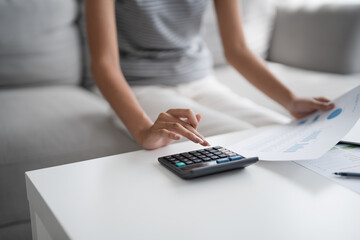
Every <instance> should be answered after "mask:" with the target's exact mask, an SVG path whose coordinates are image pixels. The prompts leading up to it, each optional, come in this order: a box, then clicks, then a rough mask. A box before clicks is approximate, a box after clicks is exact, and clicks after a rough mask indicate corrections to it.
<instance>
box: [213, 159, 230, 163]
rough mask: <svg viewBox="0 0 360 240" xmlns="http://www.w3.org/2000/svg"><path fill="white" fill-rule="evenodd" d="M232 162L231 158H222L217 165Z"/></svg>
mask: <svg viewBox="0 0 360 240" xmlns="http://www.w3.org/2000/svg"><path fill="white" fill-rule="evenodd" d="M228 161H230V159H229V158H220V159H219V160H216V162H217V163H224V162H228Z"/></svg>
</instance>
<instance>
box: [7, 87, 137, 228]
mask: <svg viewBox="0 0 360 240" xmlns="http://www.w3.org/2000/svg"><path fill="white" fill-rule="evenodd" d="M108 108H109V107H108V104H107V103H106V102H104V101H103V100H102V99H100V98H99V97H97V96H95V95H93V94H91V93H89V92H88V91H86V90H83V89H81V88H80V87H72V86H62V87H60V86H59V87H37V88H25V89H10V90H0V113H1V114H0V192H1V194H0V228H1V227H2V226H8V225H9V224H11V223H14V224H15V223H16V222H19V221H24V220H26V219H28V218H29V211H28V203H27V200H26V189H25V179H24V172H25V171H29V170H32V169H38V168H44V167H49V166H54V165H60V164H65V163H71V162H76V161H81V160H86V159H91V158H97V157H103V156H107V155H113V154H118V153H122V152H128V151H132V150H138V149H139V146H138V145H137V144H136V143H135V142H134V141H133V140H131V139H130V138H129V137H128V136H127V135H126V134H124V133H122V132H121V131H120V130H118V129H117V128H116V127H115V126H114V125H113V124H112V121H111V119H110V118H109V110H108Z"/></svg>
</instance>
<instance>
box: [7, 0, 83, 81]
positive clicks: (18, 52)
mask: <svg viewBox="0 0 360 240" xmlns="http://www.w3.org/2000/svg"><path fill="white" fill-rule="evenodd" d="M77 15H78V6H77V2H76V1H74V0H61V1H59V0H26V1H24V0H6V1H0V87H13V86H24V85H32V84H45V83H46V84H78V83H79V82H80V77H81V75H80V74H81V48H80V46H79V31H78V28H77V25H76V24H75V20H76V18H77Z"/></svg>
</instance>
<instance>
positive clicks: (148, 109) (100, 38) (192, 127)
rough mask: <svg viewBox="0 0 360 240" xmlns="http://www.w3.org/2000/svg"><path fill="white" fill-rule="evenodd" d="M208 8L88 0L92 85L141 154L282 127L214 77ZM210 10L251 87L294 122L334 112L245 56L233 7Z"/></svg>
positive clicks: (220, 4) (171, 0)
mask: <svg viewBox="0 0 360 240" xmlns="http://www.w3.org/2000/svg"><path fill="white" fill-rule="evenodd" d="M207 2H208V1H207V0H115V1H114V0H86V22H87V31H88V40H89V46H90V53H91V59H92V61H91V62H92V63H91V68H92V73H93V76H94V79H95V81H96V84H97V86H98V87H99V89H100V91H101V92H102V93H103V95H104V97H105V98H106V99H107V101H108V102H109V103H110V105H111V107H112V108H113V110H114V112H115V113H116V114H117V116H118V117H119V118H120V119H121V121H122V122H123V124H124V125H125V127H126V128H127V130H128V131H129V132H130V134H131V135H132V136H133V137H134V138H135V140H136V141H137V142H138V144H139V145H140V146H142V147H143V148H144V149H156V148H159V147H162V146H166V145H168V144H170V143H171V142H173V141H174V140H179V139H181V138H182V137H186V138H188V139H190V140H191V141H193V142H195V143H199V144H201V145H203V146H207V145H209V143H208V142H207V141H206V140H205V139H204V137H203V136H202V135H201V134H200V133H199V132H201V133H203V134H204V135H205V136H209V135H213V134H219V133H225V132H229V131H238V130H244V129H248V128H252V127H258V126H263V125H268V124H276V123H284V122H286V121H287V118H285V117H284V116H281V115H280V114H277V113H275V112H272V111H270V110H267V109H265V108H263V107H260V106H258V105H256V104H254V103H252V102H250V101H249V100H247V99H244V98H241V97H240V96H237V95H236V94H234V93H233V92H232V91H231V90H230V89H228V88H227V87H225V86H224V85H222V84H221V83H219V82H218V81H217V80H216V79H215V78H214V77H213V76H212V62H211V57H210V54H209V51H208V49H207V48H206V46H205V45H204V43H203V41H202V39H201V37H200V25H201V19H202V15H203V13H204V11H205V8H206V5H207ZM214 5H215V9H216V15H217V20H218V25H219V29H220V34H221V39H222V43H223V49H224V53H225V57H226V59H227V61H228V63H229V64H231V65H232V66H233V67H234V68H235V69H236V70H237V71H238V72H239V73H240V74H242V75H243V76H244V77H245V78H246V79H247V80H248V81H249V82H250V83H252V84H253V85H254V86H256V87H257V88H258V89H260V90H261V91H262V92H263V93H265V94H266V95H267V96H269V97H271V98H272V99H274V100H275V101H276V102H278V103H279V104H281V105H282V106H283V107H284V108H285V109H287V110H288V111H289V112H290V113H291V115H292V116H294V117H295V118H301V117H304V116H306V115H308V114H310V113H312V112H313V111H315V110H317V109H321V110H329V109H331V108H333V107H334V105H333V104H332V103H330V101H329V100H328V99H326V98H300V97H297V96H296V95H294V93H292V92H291V91H290V90H289V89H288V88H287V87H286V86H284V85H283V84H282V83H281V82H280V81H279V80H278V79H277V78H276V77H275V76H274V75H272V74H271V73H270V71H269V70H268V69H267V68H266V67H265V65H264V64H263V63H262V61H261V60H259V59H258V58H257V57H256V56H255V55H254V54H253V53H252V52H251V51H250V50H249V48H248V47H247V45H246V42H245V39H244V34H243V29H242V24H241V16H240V10H239V9H240V8H239V1H238V0H214ZM115 10H116V11H115ZM194 112H197V113H202V115H200V114H195V113H194ZM202 117H203V120H202V121H201V124H200V125H199V122H200V120H201V119H202ZM198 127H199V128H198ZM197 130H198V131H197Z"/></svg>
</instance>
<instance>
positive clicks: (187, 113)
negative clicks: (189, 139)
mask: <svg viewBox="0 0 360 240" xmlns="http://www.w3.org/2000/svg"><path fill="white" fill-rule="evenodd" d="M167 113H169V114H170V115H172V116H174V117H176V118H187V119H188V120H189V124H190V125H191V126H192V127H193V128H195V129H196V128H197V126H198V123H199V122H198V120H197V118H196V115H195V113H194V112H193V111H192V110H191V109H181V108H177V109H169V110H168V111H167Z"/></svg>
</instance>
